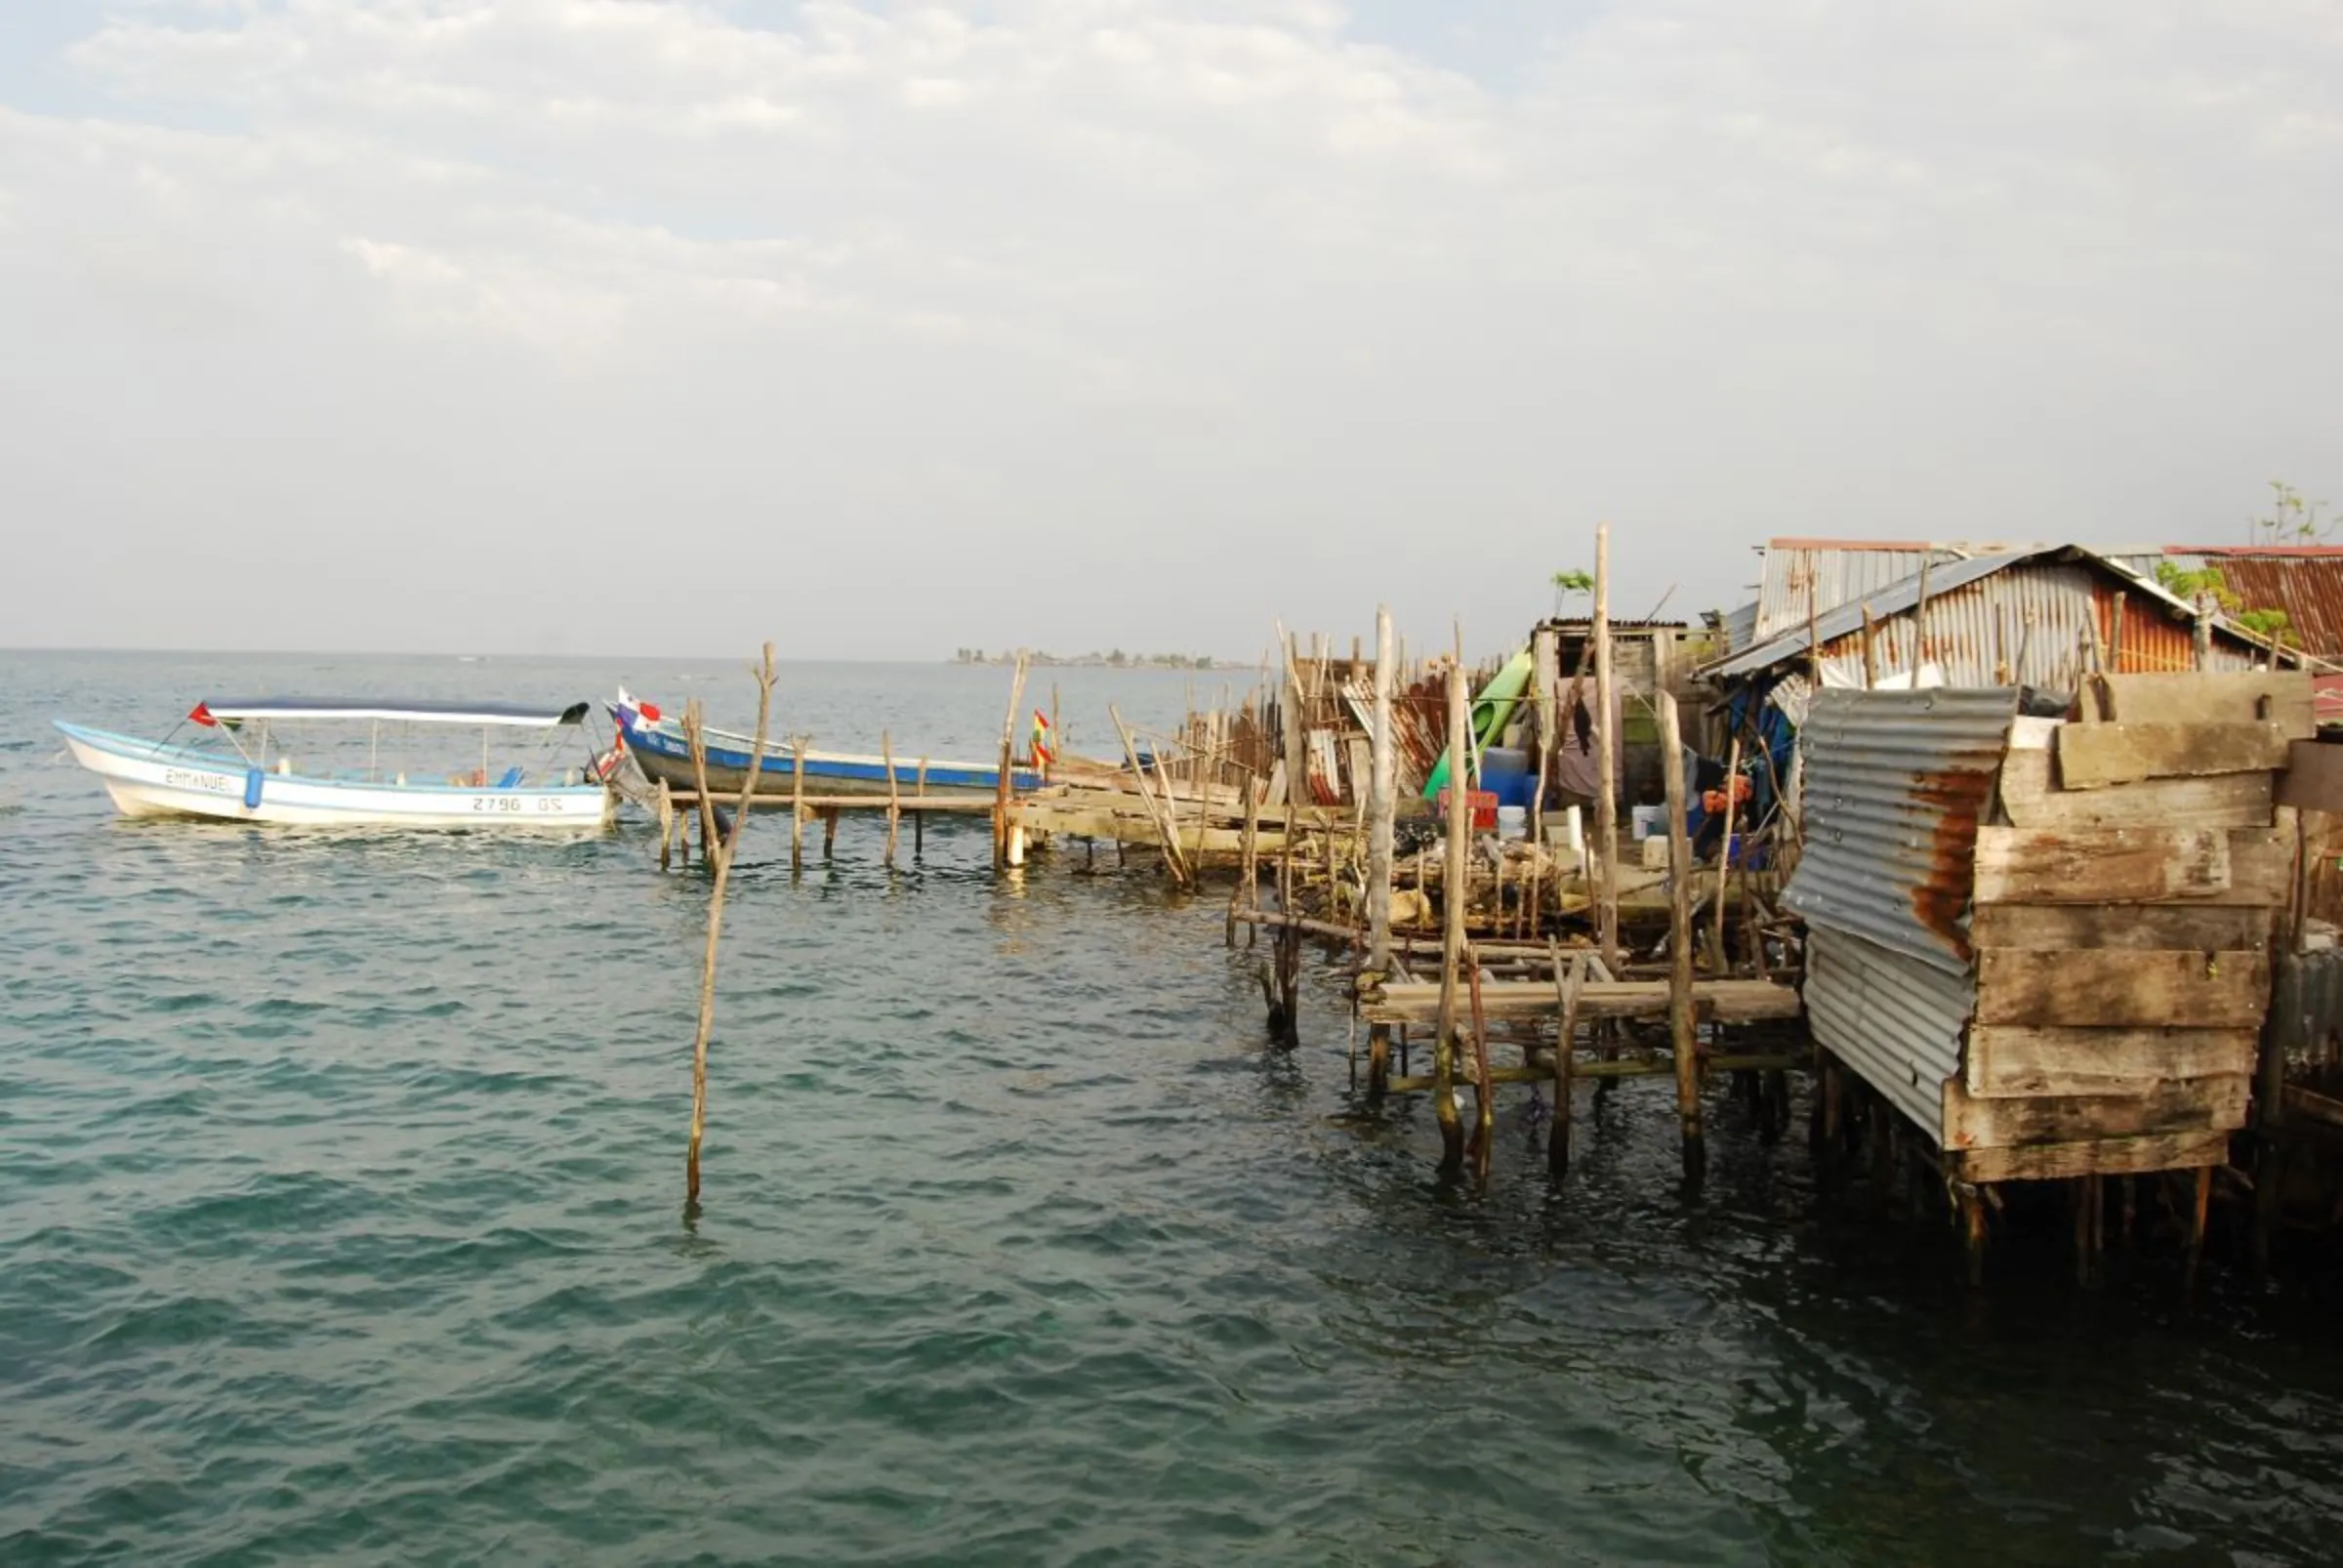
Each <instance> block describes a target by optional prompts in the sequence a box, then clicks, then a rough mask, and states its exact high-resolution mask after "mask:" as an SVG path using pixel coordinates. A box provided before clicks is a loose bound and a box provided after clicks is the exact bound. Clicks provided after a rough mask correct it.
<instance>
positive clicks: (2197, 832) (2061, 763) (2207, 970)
mask: <svg viewBox="0 0 2343 1568" xmlns="http://www.w3.org/2000/svg"><path fill="white" fill-rule="evenodd" d="M2076 707H2077V709H2078V717H2076V718H2074V719H2072V720H2070V721H2067V722H2056V721H2043V720H2035V719H2021V720H2019V721H2018V722H2017V724H2016V725H2015V727H2014V729H2013V731H2012V734H2011V738H2010V751H2009V756H2008V758H2007V760H2006V761H2005V763H2004V764H2003V767H2002V771H2001V780H2000V785H2001V787H2000V794H1999V807H1998V811H1997V820H1995V821H1994V822H1993V823H1992V824H1990V825H1987V826H1985V827H1982V828H1981V829H1980V830H1979V833H1978V838H1977V856H1976V885H1975V889H1974V902H1973V905H1972V909H1971V915H1970V942H1971V946H1972V947H1973V948H1974V950H1975V952H1976V956H1977V1012H1976V1017H1975V1019H1974V1021H1973V1023H1972V1024H1971V1027H1970V1030H1969V1035H1968V1040H1967V1043H1966V1049H1965V1051H1964V1052H1963V1065H1962V1071H1961V1074H1960V1075H1959V1076H1958V1077H1956V1078H1954V1079H1953V1081H1952V1082H1950V1083H1948V1084H1947V1085H1946V1086H1945V1101H1944V1139H1943V1142H1944V1147H1945V1149H1946V1150H1947V1152H1948V1154H1949V1155H1950V1156H1951V1157H1952V1158H1953V1161H1954V1162H1956V1164H1957V1167H1958V1174H1959V1175H1960V1176H1963V1177H1964V1178H1966V1179H1968V1180H1971V1181H1979V1182H1987V1181H2006V1180H2035V1179H2050V1178H2054V1177H2065V1176H2094V1175H2097V1176H2112V1175H2133V1174H2138V1173H2142V1172H2147V1171H2158V1170H2175V1169H2183V1168H2188V1167H2194V1166H2204V1165H2212V1164H2218V1163H2219V1162H2220V1161H2221V1160H2222V1159H2223V1158H2225V1156H2226V1153H2227V1147H2228V1140H2229V1135H2230V1134H2231V1133H2232V1132H2233V1131H2235V1130H2236V1129H2238V1128H2240V1127H2242V1126H2243V1125H2244V1122H2245V1114H2246V1102H2247V1099H2248V1096H2249V1093H2250V1088H2251V1080H2252V1074H2253V1067H2254V1059H2255V1052H2256V1049H2257V1041H2258V1038H2259V1032H2260V1026H2261V1022H2262V1016H2263V1013H2264V1011H2266V1010H2267V1008H2268V1005H2269V996H2270V966H2271V934H2272V929H2273V922H2274V916H2275V914H2276V912H2277V911H2278V909H2279V908H2280V907H2281V905H2283V904H2284V903H2285V901H2286V897H2287V892H2288V888H2289V886H2290V882H2291V878H2292V865H2293V861H2292V853H2293V833H2292V831H2291V827H2290V825H2289V826H2287V827H2286V828H2285V829H2284V831H2281V824H2280V822H2279V814H2280V812H2281V811H2282V810H2284V809H2285V808H2283V807H2279V806H2276V805H2274V804H2273V797H2274V787H2273V780H2274V776H2275V770H2276V769H2277V768H2279V767H2281V766H2282V764H2283V762H2284V754H2285V750H2286V744H2287V742H2289V741H2291V740H2293V739H2297V738H2302V737H2306V736H2308V735H2309V734H2311V732H2312V728H2313V722H2312V717H2311V688H2310V681H2309V680H2308V678H2306V677H2304V676H2302V675H2299V674H2290V673H2283V672H2281V673H2264V672H2255V673H2239V674H2217V675H2138V676H2109V677H2101V678H2093V680H2092V681H2090V682H2089V683H2088V685H2087V687H2086V689H2085V691H2084V693H2083V694H2082V696H2081V698H2080V699H2079V700H2078V702H2077V704H2076Z"/></svg>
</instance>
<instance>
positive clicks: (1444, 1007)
mask: <svg viewBox="0 0 2343 1568" xmlns="http://www.w3.org/2000/svg"><path fill="white" fill-rule="evenodd" d="M1598 558H1599V557H1598ZM1471 722H1472V699H1471V697H1470V696H1469V695H1468V694H1467V693H1466V691H1465V689H1464V667H1463V665H1462V663H1461V662H1459V663H1457V664H1452V665H1450V666H1449V668H1448V735H1449V756H1450V757H1451V758H1452V759H1458V758H1461V757H1462V756H1463V755H1464V752H1465V749H1466V746H1465V738H1466V734H1467V731H1468V726H1469V725H1470V724H1471ZM1471 811H1472V803H1471V798H1470V797H1469V795H1468V794H1467V793H1466V791H1465V788H1464V774H1463V769H1462V768H1461V767H1459V766H1458V765H1456V763H1454V762H1452V763H1451V764H1450V767H1449V773H1448V858H1447V861H1446V862H1445V864H1444V865H1443V866H1442V868H1441V878H1440V884H1441V886H1440V894H1441V902H1442V904H1443V906H1444V912H1443V920H1442V926H1441V934H1440V1023H1439V1034H1438V1036H1437V1038H1435V1039H1434V1041H1433V1042H1432V1099H1433V1102H1434V1103H1433V1106H1432V1113H1433V1114H1434V1115H1435V1116H1437V1117H1438V1118H1439V1119H1440V1148H1441V1153H1440V1169H1441V1170H1442V1171H1444V1172H1447V1171H1455V1170H1458V1169H1459V1168H1460V1167H1461V1166H1462V1165H1463V1163H1464V1127H1463V1122H1462V1119H1461V1118H1460V1117H1459V1115H1458V1112H1457V969H1458V966H1459V964H1460V963H1461V962H1462V960H1463V956H1464V900H1465V897H1466V895H1467V892H1468V889H1469V887H1470V885H1471V875H1472V835H1471V825H1472V817H1471Z"/></svg>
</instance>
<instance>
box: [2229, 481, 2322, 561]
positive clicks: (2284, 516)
mask: <svg viewBox="0 0 2343 1568" xmlns="http://www.w3.org/2000/svg"><path fill="white" fill-rule="evenodd" d="M2325 511H2326V503H2325V502H2323V501H2305V500H2303V498H2302V492H2301V491H2300V490H2297V489H2295V488H2294V486H2292V485H2290V484H2288V483H2286V482H2285V481H2284V480H2283V479H2272V480H2271V481H2270V516H2266V517H2255V518H2253V519H2252V523H2251V526H2252V528H2253V542H2254V543H2255V544H2257V545H2307V544H2314V543H2316V542H2318V541H2319V540H2322V539H2324V538H2325V537H2326V536H2327V535H2329V534H2331V533H2333V532H2334V531H2335V527H2336V522H2322V520H2321V518H2322V514H2324V513H2325ZM2337 521H2343V519H2337Z"/></svg>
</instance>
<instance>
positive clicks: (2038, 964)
mask: <svg viewBox="0 0 2343 1568" xmlns="http://www.w3.org/2000/svg"><path fill="white" fill-rule="evenodd" d="M2269 997H2270V956H2269V954H2267V953H2257V952H2233V953H2189V952H2164V951H2154V950H2151V951H2143V950H2139V949H2133V948H2103V949H2101V950H2099V951H2097V952H2091V953H2058V952H2041V951H2033V950H2027V949H2021V948H1984V949H1980V950H1979V951H1978V954H1977V1021H1978V1022H1979V1023H2014V1024H2027V1025H2032V1026H2035V1027H2042V1026H2049V1025H2067V1026H2072V1027H2076V1028H2101V1029H2124V1028H2133V1027H2137V1026H2140V1025H2148V1024H2170V1025H2172V1026H2173V1027H2175V1028H2188V1029H2258V1028H2259V1027H2261V1022H2262V1013H2263V1011H2264V1010H2265V1009H2266V1008H2267V1006H2268V1004H2269Z"/></svg>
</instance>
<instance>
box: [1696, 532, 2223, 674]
mask: <svg viewBox="0 0 2343 1568" xmlns="http://www.w3.org/2000/svg"><path fill="white" fill-rule="evenodd" d="M2018 565H2027V566H2028V567H2029V570H2028V571H2027V572H2025V573H2023V574H2017V575H2012V576H2010V577H2008V578H2004V577H2003V576H2002V574H2003V573H2006V572H2008V570H2009V568H2011V567H2013V566H2018ZM2061 566H2063V567H2066V568H2069V569H2067V570H2064V571H2059V570H2055V569H2052V568H2055V567H2061ZM1927 576H1928V583H1927V588H1928V625H1927V643H1928V647H1927V658H1928V660H1929V662H1932V663H1934V662H1941V663H1944V664H1945V675H1946V679H1947V680H1948V681H1951V682H1952V683H1953V684H1954V685H1985V684H1989V683H1992V682H1994V681H1995V680H1996V679H1997V671H1996V669H1995V666H1996V664H1998V663H1999V662H2001V661H2002V660H2003V659H2004V658H2006V659H2007V660H2009V661H2010V662H2011V664H2012V669H2011V672H2010V676H2009V679H2010V680H2012V681H2022V682H2025V683H2027V684H2034V685H2044V686H2057V685H2058V684H2059V682H2058V681H2056V680H2054V679H2049V678H2047V674H2046V672H2045V674H2043V675H2039V676H2037V675H2030V674H2029V673H2028V670H2029V669H2033V668H2035V660H2034V658H2033V657H2032V655H2035V654H2039V655H2040V656H2041V657H2043V658H2045V659H2050V660H2052V661H2053V664H2054V667H2056V668H2062V669H2068V670H2070V674H2069V677H2068V679H2069V681H2070V682H2071V681H2072V673H2071V670H2072V666H2073V664H2074V661H2075V655H2076V652H2077V651H2078V650H2079V648H2080V642H2081V634H2082V632H2083V631H2085V630H2086V629H2092V628H2094V627H2095V625H2096V619H2097V617H2096V614H2095V611H2094V609H2093V583H2094V581H2095V580H2105V581H2106V582H2108V583H2109V584H2111V585H2112V586H2114V587H2118V588H2120V589H2121V590H2122V591H2123V592H2124V594H2125V595H2126V596H2129V597H2134V598H2137V599H2138V601H2139V602H2138V604H2137V606H2136V607H2135V610H2134V612H2133V613H2135V614H2143V613H2146V612H2148V611H2149V609H2150V608H2151V607H2152V606H2153V607H2154V609H2155V611H2156V612H2157V613H2159V614H2162V615H2165V616H2168V617H2173V618H2177V619H2179V620H2181V621H2183V622H2192V621H2193V620H2194V619H2195V616H2196V611H2195V610H2194V609H2193V608H2192V607H2191V606H2189V605H2188V604H2186V603H2185V602H2183V601H2182V600H2180V599H2178V598H2174V597H2173V596H2172V595H2170V594H2168V593H2166V592H2165V591H2164V590H2163V589H2161V588H2159V587H2158V586H2157V585H2156V584H2155V583H2154V582H2153V581H2151V580H2149V579H2147V578H2143V577H2141V576H2139V575H2138V574H2137V573H2135V572H2131V571H2127V570H2125V569H2124V568H2122V567H2121V566H2118V565H2117V564H2116V563H2115V562H2113V561H2110V560H2108V559H2106V558H2105V557H2101V556H2098V555H2095V554H2093V553H2092V552H2090V551H2087V550H2083V549H2080V548H2079V547H2076V546H2072V545H2060V546H2053V547H2049V548H2047V549H2038V550H2025V551H2017V552H2012V553H2009V554H2006V555H1998V556H1978V557H1969V558H1963V559H1953V560H1951V561H1949V562H1947V563H1945V564H1942V565H1931V566H1930V567H1929V569H1928V573H1927ZM1989 580H1991V582H1992V586H1991V587H1990V588H1989V589H1987V590H1985V591H1983V592H1978V593H1965V594H1964V593H1963V592H1962V590H1965V589H1968V588H1970V586H1971V585H1973V584H1979V583H1986V582H1988V581H1989ZM1920 586H1921V585H1920V574H1919V573H1918V572H1917V571H1914V572H1913V573H1912V575H1911V576H1910V577H1908V578H1905V579H1903V580H1902V581H1900V582H1896V583H1892V584H1889V585H1887V586H1885V587H1883V588H1879V589H1877V590H1874V591H1871V592H1869V593H1867V594H1863V595H1859V596H1858V597H1857V598H1854V599H1852V600H1850V601H1848V602H1847V603H1844V604H1841V605H1839V606H1838V607H1837V608H1835V609H1833V610H1831V611H1829V613H1828V614H1824V615H1820V616H1818V617H1816V621H1815V630H1816V631H1817V632H1818V633H1819V634H1820V636H1821V638H1822V642H1823V651H1824V656H1825V661H1826V663H1829V662H1830V661H1831V660H1832V659H1833V658H1840V659H1843V658H1845V657H1847V656H1848V654H1849V653H1850V652H1851V653H1852V655H1853V657H1854V660H1855V663H1854V668H1853V674H1854V676H1855V680H1856V683H1859V682H1860V679H1861V673H1862V651H1863V650H1862V643H1861V641H1860V637H1861V634H1862V631H1863V612H1864V610H1865V609H1866V608H1867V607H1868V608H1869V609H1870V612H1871V615H1872V618H1873V619H1874V620H1875V621H1884V620H1888V619H1890V618H1892V617H1895V616H1898V615H1901V614H1902V613H1903V612H1905V611H1907V610H1910V609H1911V608H1913V607H1914V606H1915V605H1916V604H1918V602H1919V598H1920ZM2030 616H2031V617H2032V622H2031V624H2032V626H2033V631H2032V633H2031V634H2029V633H2028V631H2027V628H2028V626H2029V624H2030V622H2029V619H2028V618H2029V617H2030ZM1759 624H1760V627H1761V628H1762V625H1763V619H1762V617H1760V623H1759ZM1806 630H1807V629H1806V623H1805V620H1804V618H1803V617H1802V616H1801V618H1800V619H1799V621H1798V623H1797V624H1796V625H1795V626H1793V627H1792V628H1790V629H1789V630H1788V631H1787V632H1784V633H1783V634H1781V635H1780V636H1778V637H1774V638H1770V639H1768V640H1764V641H1761V642H1759V643H1757V644H1756V645H1755V646H1753V647H1750V648H1747V649H1744V650H1742V651H1740V652H1737V653H1734V654H1732V655H1729V656H1728V657H1726V658H1725V659H1722V660H1720V661H1718V662H1717V663H1715V664H1711V665H1709V666H1707V667H1706V669H1705V670H1703V671H1702V672H1701V673H1702V674H1703V675H1705V676H1707V677H1709V678H1711V679H1714V680H1731V679H1734V678H1735V677H1738V676H1744V675H1751V674H1754V673H1756V672H1757V671H1760V670H1765V669H1770V668H1772V667H1773V666H1776V665H1779V664H1783V663H1786V662H1788V661H1789V660H1792V659H1797V658H1802V657H1803V656H1804V655H1805V652H1806V645H1807V643H1806ZM2094 635H2098V634H2097V633H2096V632H2095V631H2094ZM1889 639H1890V640H1891V641H1894V642H1895V646H1896V648H1897V649H1900V650H1901V651H1900V652H1892V650H1888V649H1883V650H1882V655H1883V656H1882V662H1881V665H1880V673H1881V674H1882V675H1886V674H1892V673H1894V672H1896V671H1899V670H1907V669H1910V668H1911V665H1912V659H1911V654H1912V652H1913V651H1914V650H1913V647H1912V643H1913V629H1912V628H1911V626H1910V625H1909V624H1906V625H1905V626H1902V627H1896V628H1891V629H1890V631H1889ZM1841 640H1846V641H1845V645H1844V646H1843V647H1834V646H1833V644H1834V643H1839V642H1841ZM2231 640H2232V641H2233V642H2234V641H2236V640H2235V639H2234V638H2233V639H2231ZM1891 652H1892V656H1893V657H1895V658H1896V659H1897V661H1898V662H1895V663H1889V662H1886V659H1887V656H1889V654H1890V653H1891ZM2021 654H2024V655H2028V657H2024V658H2021ZM2059 660H2064V661H2065V663H2064V664H2063V665H2060V664H2057V663H2056V661H2059ZM2021 665H2023V666H2025V667H2026V668H2019V666H2021ZM2061 689H2072V685H2071V683H2070V684H2069V685H2067V686H2064V687H2061Z"/></svg>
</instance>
